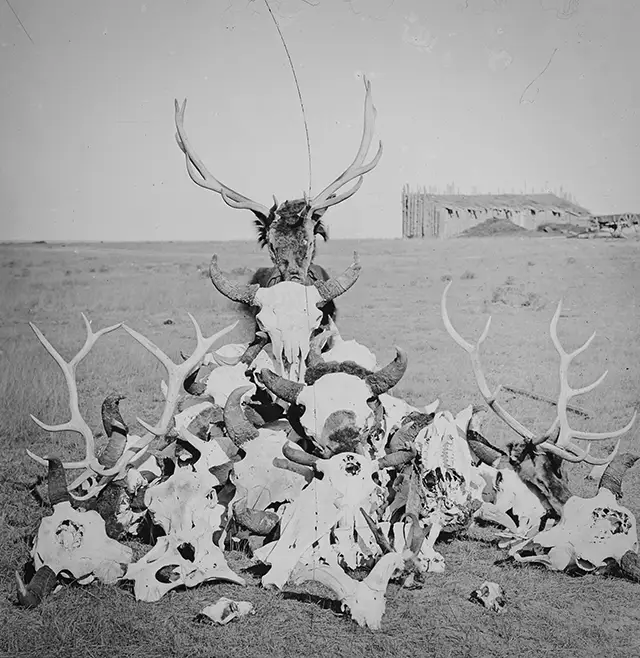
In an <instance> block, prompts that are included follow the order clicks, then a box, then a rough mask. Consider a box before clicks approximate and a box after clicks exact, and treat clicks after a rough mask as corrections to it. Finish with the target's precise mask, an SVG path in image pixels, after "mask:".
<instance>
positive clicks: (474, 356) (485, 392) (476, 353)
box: [440, 281, 535, 441]
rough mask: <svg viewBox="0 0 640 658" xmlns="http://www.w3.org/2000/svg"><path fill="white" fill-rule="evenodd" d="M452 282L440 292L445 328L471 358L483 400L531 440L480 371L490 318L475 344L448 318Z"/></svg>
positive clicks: (523, 427)
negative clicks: (455, 327) (482, 347)
mask: <svg viewBox="0 0 640 658" xmlns="http://www.w3.org/2000/svg"><path fill="white" fill-rule="evenodd" d="M452 283H453V282H452V281H450V282H449V283H448V284H447V285H446V287H445V289H444V292H443V293H442V302H441V304H440V309H441V312H442V321H443V322H444V326H445V329H446V330H447V333H448V334H449V335H450V336H451V338H453V340H454V341H455V342H456V343H457V344H458V345H459V346H460V347H462V349H463V350H464V351H465V352H467V353H468V354H469V356H470V358H471V366H472V367H473V373H474V375H475V378H476V383H477V384H478V388H479V389H480V393H481V394H482V397H483V398H484V399H485V402H486V403H487V404H488V405H489V407H490V408H491V410H492V411H493V412H494V413H495V414H496V415H497V416H498V417H499V418H500V419H501V420H502V421H503V422H505V423H506V424H507V425H508V426H509V427H510V428H511V429H512V430H513V431H514V432H515V433H516V434H518V435H520V436H521V437H522V438H523V439H525V440H527V441H533V440H534V439H535V435H534V434H533V433H532V432H531V431H529V430H528V429H527V428H526V427H525V426H524V425H522V424H521V423H520V422H518V421H517V420H516V419H515V418H514V417H513V416H512V415H511V414H510V413H509V412H508V411H507V410H506V409H505V408H504V407H503V406H502V405H501V404H499V403H498V402H497V401H496V398H497V396H498V394H499V393H500V389H501V387H500V386H498V388H496V390H495V391H494V392H493V393H492V392H491V390H490V389H489V386H488V384H487V380H486V379H485V376H484V373H483V372H482V364H481V363H480V346H481V345H482V343H483V342H484V341H485V339H486V338H487V336H488V334H489V327H490V326H491V318H489V319H488V320H487V323H486V325H485V327H484V330H483V332H482V334H481V336H480V338H479V339H478V341H477V343H476V344H475V345H472V344H471V343H469V342H467V341H466V340H465V339H464V338H463V337H462V336H461V335H460V334H459V333H458V332H457V331H456V330H455V329H454V327H453V325H452V324H451V320H449V314H448V313H447V292H448V291H449V288H450V287H451V284H452Z"/></svg>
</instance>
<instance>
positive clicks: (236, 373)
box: [205, 344, 278, 407]
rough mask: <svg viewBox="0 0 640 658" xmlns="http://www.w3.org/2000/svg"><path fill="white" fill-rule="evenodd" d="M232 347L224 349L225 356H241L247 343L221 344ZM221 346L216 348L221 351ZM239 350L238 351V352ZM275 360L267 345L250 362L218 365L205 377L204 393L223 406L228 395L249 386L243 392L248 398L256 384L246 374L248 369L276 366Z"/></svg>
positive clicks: (254, 390) (244, 396)
mask: <svg viewBox="0 0 640 658" xmlns="http://www.w3.org/2000/svg"><path fill="white" fill-rule="evenodd" d="M223 347H228V348H233V349H227V350H225V354H224V356H225V357H227V356H228V357H231V358H234V357H236V358H238V357H242V356H243V354H244V353H245V351H246V350H247V347H248V346H247V345H244V344H239V345H230V346H227V345H225V346H223ZM221 351H222V348H220V350H218V352H221ZM238 352H239V353H238ZM276 367H278V366H277V364H276V360H275V359H274V358H273V353H272V348H271V346H270V345H267V346H266V347H265V348H264V349H263V350H261V351H260V352H259V354H258V356H257V357H255V359H253V360H252V362H251V364H247V363H246V362H243V361H241V362H240V363H236V364H235V365H219V366H218V367H216V368H214V369H213V370H212V371H211V373H210V374H209V376H208V377H207V379H206V388H205V394H206V395H208V396H209V397H211V398H213V400H214V402H215V403H216V404H217V405H218V406H220V407H224V405H225V404H226V403H227V399H228V397H229V395H230V394H231V393H232V392H233V391H235V390H236V389H237V388H240V387H241V386H243V387H244V386H249V389H247V392H246V393H244V395H243V399H249V398H250V397H251V396H252V395H254V394H255V392H256V384H255V383H254V382H253V381H252V379H250V378H249V376H248V375H247V371H248V370H251V371H253V370H258V371H260V370H262V368H276Z"/></svg>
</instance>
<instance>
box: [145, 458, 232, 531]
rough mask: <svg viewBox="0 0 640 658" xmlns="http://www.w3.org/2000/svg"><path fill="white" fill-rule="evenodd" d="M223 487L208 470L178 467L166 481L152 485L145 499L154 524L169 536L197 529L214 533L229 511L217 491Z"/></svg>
mask: <svg viewBox="0 0 640 658" xmlns="http://www.w3.org/2000/svg"><path fill="white" fill-rule="evenodd" d="M219 484H220V482H219V481H218V479H217V478H216V477H215V476H214V475H212V474H211V473H210V472H209V471H208V470H206V471H201V472H197V471H192V470H191V469H190V468H177V469H176V470H175V472H174V473H173V475H171V477H169V478H167V479H166V480H165V481H164V482H161V483H160V484H153V485H152V486H150V487H149V488H148V489H147V490H146V492H145V497H144V500H145V504H146V506H147V508H148V510H149V512H150V513H151V516H152V518H153V521H154V523H156V524H157V525H159V526H161V527H162V528H163V529H164V531H165V532H166V533H167V534H175V533H181V534H183V535H184V534H188V533H190V532H191V531H192V530H193V528H207V529H208V531H209V533H212V532H213V531H214V530H216V529H217V528H219V527H220V521H221V520H222V516H223V515H224V514H225V512H226V508H225V507H224V506H223V505H220V504H219V503H218V497H217V494H216V491H215V489H214V487H215V486H217V485H219Z"/></svg>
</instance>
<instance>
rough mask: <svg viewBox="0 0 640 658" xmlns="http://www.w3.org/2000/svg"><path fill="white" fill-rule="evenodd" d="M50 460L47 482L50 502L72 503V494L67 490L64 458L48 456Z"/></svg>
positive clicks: (54, 503)
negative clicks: (63, 464)
mask: <svg viewBox="0 0 640 658" xmlns="http://www.w3.org/2000/svg"><path fill="white" fill-rule="evenodd" d="M46 459H47V461H48V462H49V473H48V476H47V483H48V487H49V502H50V503H51V506H52V507H53V506H55V505H57V504H58V503H64V502H67V503H70V502H71V496H70V495H69V491H68V490H67V478H66V477H65V474H64V467H63V466H62V460H61V459H60V458H59V457H47V458H46Z"/></svg>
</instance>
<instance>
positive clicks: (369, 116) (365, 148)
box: [308, 76, 382, 214]
mask: <svg viewBox="0 0 640 658" xmlns="http://www.w3.org/2000/svg"><path fill="white" fill-rule="evenodd" d="M364 86H365V90H366V95H365V99H364V127H363V131H362V139H361V141H360V147H359V148H358V152H357V153H356V157H355V158H354V160H353V162H352V163H351V164H350V165H349V167H347V169H345V171H344V172H343V173H342V174H341V175H340V176H338V178H336V179H335V180H334V181H333V182H332V183H331V184H330V185H328V186H327V187H326V188H325V189H324V190H322V192H320V194H318V195H317V196H316V197H314V198H313V200H312V201H311V205H310V208H309V211H308V213H309V214H311V213H312V212H313V211H314V210H319V209H321V208H327V207H329V206H333V205H335V204H336V203H340V201H344V200H345V199H348V198H349V197H350V196H352V195H353V194H355V193H356V192H357V191H358V189H359V188H360V185H361V184H362V176H364V174H366V173H368V172H369V171H371V170H372V169H373V168H374V167H375V166H376V165H377V164H378V162H379V161H380V158H381V157H382V141H380V142H379V146H378V151H377V153H376V155H375V157H374V158H373V160H371V162H370V163H369V164H366V165H365V164H363V163H364V159H365V158H366V157H367V153H368V152H369V148H370V147H371V141H372V139H373V131H374V127H375V121H376V114H377V112H376V108H375V107H374V105H373V100H372V98H371V82H370V81H369V80H368V79H367V78H366V76H365V77H364ZM354 178H360V180H359V181H358V182H357V183H356V184H355V185H354V186H353V188H352V189H351V190H349V191H348V192H345V193H344V194H341V195H339V196H338V197H335V198H333V199H329V197H330V196H331V195H332V194H334V193H335V192H337V191H338V190H339V189H340V188H341V187H343V186H344V185H346V184H347V183H348V182H350V181H352V180H353V179H354Z"/></svg>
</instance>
